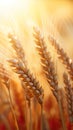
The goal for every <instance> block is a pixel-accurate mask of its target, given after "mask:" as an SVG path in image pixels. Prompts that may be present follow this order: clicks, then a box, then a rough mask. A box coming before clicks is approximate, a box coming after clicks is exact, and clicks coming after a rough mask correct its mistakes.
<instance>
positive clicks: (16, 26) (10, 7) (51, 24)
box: [0, 0, 73, 122]
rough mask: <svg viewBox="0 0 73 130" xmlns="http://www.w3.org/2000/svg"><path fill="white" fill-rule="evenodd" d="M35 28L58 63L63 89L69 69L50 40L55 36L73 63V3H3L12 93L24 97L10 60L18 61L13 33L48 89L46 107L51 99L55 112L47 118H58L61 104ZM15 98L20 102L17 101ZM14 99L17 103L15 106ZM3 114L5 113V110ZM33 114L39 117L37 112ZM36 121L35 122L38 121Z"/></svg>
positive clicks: (1, 49) (3, 41) (0, 58)
mask: <svg viewBox="0 0 73 130" xmlns="http://www.w3.org/2000/svg"><path fill="white" fill-rule="evenodd" d="M33 26H36V27H39V28H40V30H41V32H42V33H43V35H44V38H45V41H46V45H47V49H48V51H49V52H50V54H51V57H52V60H53V61H54V63H55V69H56V73H57V74H58V78H57V79H58V82H59V84H60V86H59V87H60V88H61V87H63V85H64V83H63V72H65V71H66V68H65V67H64V66H63V64H62V63H61V62H60V61H59V60H58V57H57V54H56V51H55V50H54V48H53V47H52V46H51V44H50V41H49V39H48V36H49V34H51V35H52V36H54V37H55V38H56V40H57V41H59V44H60V45H61V47H62V48H63V49H64V50H65V52H67V54H68V56H69V57H70V58H71V59H72V60H73V1H72V0H13V1H12V2H11V3H10V4H9V3H8V2H6V1H5V0H3V2H1V0H0V63H3V64H4V67H5V68H6V69H7V70H8V72H9V74H10V76H11V77H12V78H13V80H14V81H13V82H11V84H12V86H13V88H12V89H13V91H15V88H17V90H18V92H19V94H20V89H21V82H20V80H19V78H18V76H17V74H15V73H14V72H13V71H12V69H11V67H10V65H9V63H8V59H11V58H13V57H16V53H15V51H14V50H13V48H12V45H11V43H10V41H9V38H8V34H9V33H13V34H14V35H16V36H17V38H18V41H20V43H21V45H22V47H23V49H24V52H25V59H26V62H27V66H28V68H29V69H30V72H31V73H32V74H33V75H34V76H35V77H36V79H37V80H39V82H40V84H41V85H42V87H43V89H44V104H45V102H46V100H47V99H48V97H49V99H50V102H49V103H47V104H51V108H49V114H47V116H46V117H47V118H48V117H56V118H58V117H59V111H57V110H58V104H57V102H56V99H55V98H54V96H53V94H52V92H51V89H50V87H49V86H50V85H49V84H48V82H47V80H46V76H45V74H44V73H43V69H42V67H41V59H40V56H39V54H38V52H37V50H36V45H35V38H34V36H33V33H34V30H33ZM21 92H22V90H21ZM23 95H24V94H23V93H22V94H20V97H19V101H21V99H22V96H23ZM5 96H6V95H5ZM17 96H18V95H17ZM3 98H5V97H3ZM14 98H15V99H16V100H17V98H16V97H14ZM14 98H13V102H14V104H15V101H14ZM22 106H23V104H22ZM49 106H50V105H49ZM20 107H21V106H20ZM15 108H16V110H15V112H16V114H17V115H19V113H18V108H17V106H15ZM32 108H33V105H32ZM38 108H39V107H38ZM36 109H37V108H36ZM0 111H1V112H2V110H0ZM22 111H23V110H22ZM37 112H38V115H40V108H39V109H38V110H37ZM47 112H48V110H47V109H46V112H45V113H47ZM32 114H33V115H34V117H35V112H34V111H33V112H32ZM28 118H29V117H28ZM35 118H36V117H35ZM28 120H29V119H28ZM32 120H33V122H34V119H32Z"/></svg>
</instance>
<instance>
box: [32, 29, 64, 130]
mask: <svg viewBox="0 0 73 130" xmlns="http://www.w3.org/2000/svg"><path fill="white" fill-rule="evenodd" d="M34 37H35V43H36V45H37V47H36V48H37V50H38V52H39V54H40V56H41V62H42V67H43V70H44V72H45V75H46V77H47V80H48V83H49V84H50V86H51V87H52V92H53V94H54V96H55V97H56V99H57V101H58V105H59V110H60V116H61V121H62V126H63V129H64V130H66V126H65V121H64V115H63V109H62V104H61V98H60V95H59V93H60V90H59V85H58V80H57V73H56V72H55V67H54V63H53V61H52V59H51V56H50V52H48V51H47V47H46V45H45V44H46V43H45V40H44V37H43V36H42V33H41V32H40V30H39V29H37V28H35V27H34Z"/></svg>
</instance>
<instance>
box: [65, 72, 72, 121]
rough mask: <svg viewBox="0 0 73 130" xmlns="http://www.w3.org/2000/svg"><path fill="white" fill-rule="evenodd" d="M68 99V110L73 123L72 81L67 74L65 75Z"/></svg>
mask: <svg viewBox="0 0 73 130" xmlns="http://www.w3.org/2000/svg"><path fill="white" fill-rule="evenodd" d="M63 79H64V84H65V90H66V97H67V108H68V115H69V119H70V122H73V88H72V85H71V83H70V79H69V77H68V75H67V74H66V73H64V74H63Z"/></svg>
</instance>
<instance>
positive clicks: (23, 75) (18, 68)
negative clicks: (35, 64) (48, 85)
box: [9, 59, 43, 104]
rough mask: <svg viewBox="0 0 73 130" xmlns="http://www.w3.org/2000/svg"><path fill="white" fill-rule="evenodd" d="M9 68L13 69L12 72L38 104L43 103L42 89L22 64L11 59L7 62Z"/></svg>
mask: <svg viewBox="0 0 73 130" xmlns="http://www.w3.org/2000/svg"><path fill="white" fill-rule="evenodd" d="M9 62H10V63H11V66H12V67H14V71H15V72H16V73H18V74H19V78H20V79H21V80H22V81H23V82H24V83H25V85H26V86H27V88H29V89H31V90H32V92H33V94H34V96H35V97H36V99H37V100H38V102H39V103H40V104H42V103H43V89H42V87H41V86H40V84H39V82H37V81H36V79H35V78H34V77H33V75H32V74H31V73H30V71H29V70H28V69H27V68H25V66H24V64H23V63H22V62H21V61H20V60H18V59H13V60H9Z"/></svg>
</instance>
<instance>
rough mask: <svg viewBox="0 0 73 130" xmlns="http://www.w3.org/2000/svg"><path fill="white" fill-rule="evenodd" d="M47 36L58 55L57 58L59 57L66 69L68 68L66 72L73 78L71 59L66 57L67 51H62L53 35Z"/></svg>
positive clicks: (72, 62)
mask: <svg viewBox="0 0 73 130" xmlns="http://www.w3.org/2000/svg"><path fill="white" fill-rule="evenodd" d="M48 38H49V40H50V43H51V44H52V46H54V48H55V49H56V51H57V54H58V55H59V59H61V60H62V62H63V64H65V66H66V69H67V70H68V73H69V75H70V77H71V79H72V80H73V61H72V60H71V58H69V57H68V55H67V53H66V52H65V51H64V49H63V48H61V47H60V45H59V43H58V41H57V40H56V39H55V38H54V37H53V36H51V35H49V37H48Z"/></svg>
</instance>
